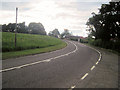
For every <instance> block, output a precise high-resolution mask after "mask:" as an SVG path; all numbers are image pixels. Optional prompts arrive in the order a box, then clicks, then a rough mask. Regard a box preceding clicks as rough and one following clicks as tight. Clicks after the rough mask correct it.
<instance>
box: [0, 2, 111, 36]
mask: <svg viewBox="0 0 120 90" xmlns="http://www.w3.org/2000/svg"><path fill="white" fill-rule="evenodd" d="M109 1H110V0H2V1H1V2H0V13H1V14H0V24H8V23H15V8H16V7H18V8H19V9H18V23H20V22H25V23H26V25H28V24H29V23H30V22H40V23H42V24H43V25H44V27H45V30H46V31H47V33H48V32H49V31H52V30H54V29H55V28H57V29H58V30H59V31H60V33H61V32H63V30H64V29H68V30H70V32H72V33H73V35H79V36H84V37H85V36H87V33H88V32H87V31H86V25H85V24H86V22H87V20H88V19H89V17H91V13H92V12H95V13H98V8H100V6H101V4H104V3H108V2H109Z"/></svg>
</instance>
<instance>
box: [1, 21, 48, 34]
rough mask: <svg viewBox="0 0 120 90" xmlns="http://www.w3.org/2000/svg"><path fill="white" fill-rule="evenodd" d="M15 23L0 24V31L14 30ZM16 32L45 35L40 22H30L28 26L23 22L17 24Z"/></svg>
mask: <svg viewBox="0 0 120 90" xmlns="http://www.w3.org/2000/svg"><path fill="white" fill-rule="evenodd" d="M15 27H16V23H9V24H3V25H0V31H2V32H15ZM16 32H17V33H29V34H40V35H46V31H45V29H44V26H43V25H42V24H41V23H34V22H33V23H30V24H29V25H28V26H26V25H25V22H23V23H18V24H17V31H16Z"/></svg>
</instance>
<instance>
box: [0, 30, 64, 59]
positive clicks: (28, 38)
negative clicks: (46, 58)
mask: <svg viewBox="0 0 120 90" xmlns="http://www.w3.org/2000/svg"><path fill="white" fill-rule="evenodd" d="M0 34H1V32H0ZM14 38H15V34H14V33H9V32H2V58H3V59H6V58H12V57H18V56H23V55H29V54H36V53H43V52H49V51H53V50H57V49H60V48H63V47H65V46H66V43H65V42H63V41H61V40H60V39H57V38H54V37H50V36H45V35H33V34H20V33H19V34H17V46H16V48H15V45H14V44H15V42H14V41H15V40H14Z"/></svg>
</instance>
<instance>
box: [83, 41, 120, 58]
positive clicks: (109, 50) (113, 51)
mask: <svg viewBox="0 0 120 90" xmlns="http://www.w3.org/2000/svg"><path fill="white" fill-rule="evenodd" d="M82 44H85V45H88V46H90V47H93V48H97V49H100V50H103V51H107V52H111V53H114V54H117V55H119V56H120V53H119V52H117V51H115V50H111V49H105V48H102V47H98V46H94V45H91V44H89V43H82Z"/></svg>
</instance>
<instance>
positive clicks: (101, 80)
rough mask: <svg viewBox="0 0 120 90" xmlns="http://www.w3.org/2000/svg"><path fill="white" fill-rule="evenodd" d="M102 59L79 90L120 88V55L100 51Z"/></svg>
mask: <svg viewBox="0 0 120 90" xmlns="http://www.w3.org/2000/svg"><path fill="white" fill-rule="evenodd" d="M97 50H99V51H100V52H101V54H102V59H101V61H100V62H99V64H98V65H96V67H95V68H94V70H92V71H90V72H89V75H88V77H86V78H85V79H84V80H83V81H80V82H79V83H78V84H77V88H118V55H117V54H114V53H111V52H108V51H105V50H102V49H98V48H97Z"/></svg>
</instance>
